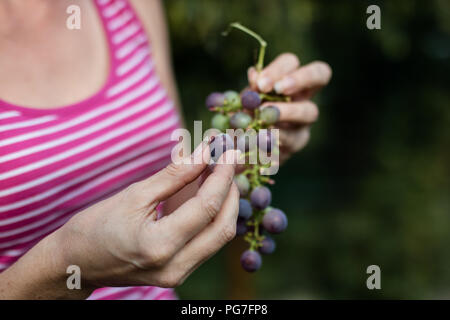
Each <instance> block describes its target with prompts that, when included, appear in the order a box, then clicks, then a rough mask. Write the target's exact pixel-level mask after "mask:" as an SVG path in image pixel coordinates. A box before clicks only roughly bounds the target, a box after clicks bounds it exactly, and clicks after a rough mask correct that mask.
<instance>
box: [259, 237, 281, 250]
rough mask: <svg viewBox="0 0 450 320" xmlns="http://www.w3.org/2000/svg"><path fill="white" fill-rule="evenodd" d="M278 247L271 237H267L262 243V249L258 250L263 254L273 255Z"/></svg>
mask: <svg viewBox="0 0 450 320" xmlns="http://www.w3.org/2000/svg"><path fill="white" fill-rule="evenodd" d="M276 247H277V245H276V243H275V241H274V240H273V239H272V238H271V237H269V236H265V237H264V239H263V240H262V241H261V247H259V249H258V250H259V252H260V253H262V254H271V253H273V252H274V251H275V248H276Z"/></svg>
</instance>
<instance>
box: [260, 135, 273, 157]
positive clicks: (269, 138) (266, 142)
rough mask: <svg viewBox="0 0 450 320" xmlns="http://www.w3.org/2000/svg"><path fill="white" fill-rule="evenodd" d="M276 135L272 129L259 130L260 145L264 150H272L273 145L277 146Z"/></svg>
mask: <svg viewBox="0 0 450 320" xmlns="http://www.w3.org/2000/svg"><path fill="white" fill-rule="evenodd" d="M275 143H276V141H275V135H273V134H272V131H271V130H262V131H260V132H258V147H259V148H260V149H261V150H262V151H264V152H267V153H269V152H271V151H272V146H275Z"/></svg>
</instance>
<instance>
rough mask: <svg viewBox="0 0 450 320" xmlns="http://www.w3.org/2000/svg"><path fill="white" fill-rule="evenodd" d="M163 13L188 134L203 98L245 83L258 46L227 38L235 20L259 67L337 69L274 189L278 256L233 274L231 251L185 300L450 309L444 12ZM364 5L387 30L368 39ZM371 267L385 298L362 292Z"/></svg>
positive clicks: (231, 6)
mask: <svg viewBox="0 0 450 320" xmlns="http://www.w3.org/2000/svg"><path fill="white" fill-rule="evenodd" d="M165 3H166V9H167V16H168V21H169V27H170V31H171V41H172V49H173V59H174V64H175V70H176V76H177V81H178V86H179V90H180V95H181V100H182V103H183V107H184V113H185V119H186V122H187V124H188V126H190V127H192V124H193V121H194V120H204V121H208V123H209V118H210V114H208V112H207V111H206V110H205V107H204V99H205V97H206V95H207V94H208V93H209V92H211V91H216V90H217V91H224V90H227V89H241V88H242V87H244V86H245V85H246V70H247V67H248V66H249V65H251V64H253V62H254V60H255V59H254V58H255V53H256V49H257V44H256V42H255V41H253V40H252V39H250V38H248V37H247V36H245V35H244V34H242V33H239V32H233V33H232V34H231V35H230V36H229V37H227V38H225V37H222V36H221V35H220V33H221V31H222V30H224V29H225V28H226V26H227V24H228V23H229V22H232V21H240V22H241V23H243V24H244V25H247V26H248V27H250V28H252V29H254V30H255V31H257V32H258V33H260V34H261V35H263V37H264V38H265V39H266V40H267V41H268V43H269V47H268V52H267V61H270V60H272V59H273V58H274V57H275V56H276V55H278V54H279V53H281V52H286V51H290V52H294V53H296V54H298V56H299V57H300V59H301V61H302V63H303V64H306V63H308V62H311V61H313V60H324V61H327V62H328V63H329V64H330V65H331V66H332V68H333V78H332V81H331V83H330V85H329V86H328V87H327V88H325V89H324V90H323V91H322V92H321V93H320V94H319V95H318V96H317V97H316V98H315V101H316V102H317V103H318V104H319V106H320V110H321V114H320V119H319V122H318V123H317V124H315V125H314V126H313V129H312V139H311V141H310V143H309V145H308V147H307V148H306V149H304V150H303V151H302V152H300V153H299V154H297V155H295V156H294V157H293V158H292V159H291V160H290V161H289V162H288V163H287V164H286V165H285V166H284V167H282V169H281V170H280V172H279V173H278V175H277V176H276V181H277V184H276V186H275V187H274V188H272V189H273V194H274V205H275V206H278V207H280V208H282V209H284V210H285V212H286V213H287V215H288V217H289V228H288V229H287V231H286V232H285V233H284V234H282V235H280V236H277V237H276V240H277V243H278V248H277V251H276V253H275V254H274V255H272V256H270V257H266V258H265V259H264V264H263V268H262V270H261V271H259V272H258V273H256V274H253V275H247V274H245V275H235V274H232V273H233V272H236V271H234V269H233V268H234V267H235V266H234V267H233V264H238V261H237V259H236V261H227V260H229V259H230V258H229V255H228V254H225V253H224V252H225V251H227V250H228V251H230V250H231V251H232V250H236V249H231V248H230V247H228V248H226V249H224V250H222V252H221V253H220V254H218V255H217V256H216V257H214V258H213V259H211V260H210V261H208V262H207V263H206V264H205V265H203V266H202V267H200V268H199V269H198V270H197V271H196V272H195V273H194V274H193V275H192V276H191V277H190V278H189V279H188V280H187V281H186V282H185V283H184V284H183V286H181V287H180V288H179V289H178V293H179V295H180V297H181V298H185V299H187V298H191V299H214V298H230V297H231V298H238V297H248V296H245V295H244V294H243V295H239V294H236V293H234V294H232V293H230V292H231V291H232V288H233V287H236V286H242V285H243V286H244V291H246V290H247V291H248V292H251V295H250V297H254V298H274V299H278V298H288V299H289V298H331V299H334V298H385V299H386V298H450V270H449V269H450V250H449V249H450V248H449V245H450V90H449V88H450V86H449V81H448V79H449V75H448V74H449V72H450V63H449V59H450V39H449V34H450V2H449V1H447V0H441V1H437V0H436V1H412V0H403V1H385V2H383V1H317V0H314V1H313V0H310V1H303V0H292V1H288V0H284V1H274V0H257V1H256V0H245V1H244V0H232V1H212V0H189V1H181V0H167V1H166V2H165ZM370 4H378V5H379V6H380V8H381V18H382V29H381V30H373V31H372V30H368V29H367V28H366V19H367V17H368V15H367V14H366V8H367V6H368V5H370ZM371 264H376V265H379V266H380V267H381V285H382V289H381V290H379V291H377V290H374V291H370V290H368V289H367V288H366V278H367V276H368V275H367V274H366V268H367V266H369V265H371ZM230 265H232V267H231V268H230V267H229V266H230ZM243 277H244V278H243ZM239 278H240V279H247V278H248V281H244V282H245V283H244V284H242V283H236V282H237V280H236V279H239Z"/></svg>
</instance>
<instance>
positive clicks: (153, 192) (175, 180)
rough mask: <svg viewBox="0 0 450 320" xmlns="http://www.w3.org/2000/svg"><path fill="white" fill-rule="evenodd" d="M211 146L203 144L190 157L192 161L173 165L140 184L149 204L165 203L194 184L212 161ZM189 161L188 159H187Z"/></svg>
mask: <svg viewBox="0 0 450 320" xmlns="http://www.w3.org/2000/svg"><path fill="white" fill-rule="evenodd" d="M209 150H210V149H209V145H208V143H206V142H202V143H201V144H200V145H199V146H198V147H197V148H196V149H195V150H194V152H193V153H192V155H191V157H189V159H190V161H185V162H183V163H178V164H175V163H173V162H172V163H171V164H169V165H168V166H167V167H165V168H164V169H162V170H161V171H159V172H158V173H156V174H155V175H153V176H151V177H150V178H148V179H146V180H144V181H142V182H140V183H139V184H140V185H141V186H142V187H143V189H142V190H144V191H143V192H144V193H145V194H146V197H148V199H149V200H148V201H149V202H157V201H163V200H165V199H167V198H168V197H170V196H171V195H173V194H174V193H176V192H178V191H179V190H181V189H182V188H183V187H184V186H186V185H188V184H189V183H191V182H193V181H194V180H195V179H197V177H199V176H200V174H201V173H202V172H203V171H204V170H205V168H206V166H207V164H208V163H209V160H210V156H211V155H210V151H209ZM186 159H187V158H186Z"/></svg>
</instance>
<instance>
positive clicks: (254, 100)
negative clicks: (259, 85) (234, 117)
mask: <svg viewBox="0 0 450 320" xmlns="http://www.w3.org/2000/svg"><path fill="white" fill-rule="evenodd" d="M241 103H242V107H244V108H245V109H249V110H254V109H256V108H258V107H259V105H260V104H261V98H260V96H259V94H258V92H256V91H253V90H245V91H244V92H242V94H241Z"/></svg>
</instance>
